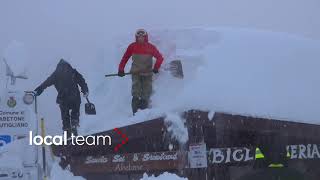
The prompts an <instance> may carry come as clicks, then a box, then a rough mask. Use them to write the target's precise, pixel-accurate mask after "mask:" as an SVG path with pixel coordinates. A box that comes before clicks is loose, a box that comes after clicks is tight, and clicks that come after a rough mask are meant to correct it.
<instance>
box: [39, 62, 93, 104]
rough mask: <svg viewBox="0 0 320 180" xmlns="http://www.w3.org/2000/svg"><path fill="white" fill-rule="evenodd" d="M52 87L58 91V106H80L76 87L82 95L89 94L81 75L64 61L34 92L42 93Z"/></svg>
mask: <svg viewBox="0 0 320 180" xmlns="http://www.w3.org/2000/svg"><path fill="white" fill-rule="evenodd" d="M52 85H54V87H55V88H56V90H57V91H58V96H57V100H56V102H57V103H58V104H63V103H72V104H80V103H81V98H80V91H79V87H78V85H79V86H80V87H81V91H82V93H88V92H89V90H88V86H87V83H86V81H85V79H84V78H83V77H82V75H81V74H80V73H79V72H78V71H77V70H76V69H73V68H72V66H71V65H70V64H69V63H67V62H66V61H64V60H61V61H60V62H59V63H58V65H57V68H56V70H55V71H54V72H53V73H52V74H51V75H50V76H49V77H48V78H47V80H45V81H44V82H43V83H42V84H41V85H40V86H39V87H38V88H37V89H36V90H35V91H37V92H39V91H40V92H42V91H43V90H44V89H46V88H47V87H49V86H52ZM40 94H41V93H40Z"/></svg>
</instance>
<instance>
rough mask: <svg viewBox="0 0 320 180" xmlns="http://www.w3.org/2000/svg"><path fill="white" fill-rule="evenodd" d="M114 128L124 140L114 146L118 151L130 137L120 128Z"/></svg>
mask: <svg viewBox="0 0 320 180" xmlns="http://www.w3.org/2000/svg"><path fill="white" fill-rule="evenodd" d="M113 130H114V131H115V132H116V133H117V134H119V135H120V136H121V137H122V138H123V140H122V142H121V143H119V144H117V145H116V147H114V151H115V152H117V151H118V150H119V149H120V148H121V146H123V145H125V144H126V143H127V142H128V141H129V138H128V137H127V135H125V134H123V133H122V132H121V131H120V130H119V129H118V128H114V129H113Z"/></svg>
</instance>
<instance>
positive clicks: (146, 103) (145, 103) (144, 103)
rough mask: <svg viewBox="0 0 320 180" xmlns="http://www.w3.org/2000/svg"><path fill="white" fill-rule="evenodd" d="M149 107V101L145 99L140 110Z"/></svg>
mask: <svg viewBox="0 0 320 180" xmlns="http://www.w3.org/2000/svg"><path fill="white" fill-rule="evenodd" d="M148 107H149V101H148V100H145V99H141V100H140V109H142V110H143V109H147V108H148Z"/></svg>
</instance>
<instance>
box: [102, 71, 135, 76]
mask: <svg viewBox="0 0 320 180" xmlns="http://www.w3.org/2000/svg"><path fill="white" fill-rule="evenodd" d="M124 74H125V75H130V74H132V73H131V72H128V73H124ZM113 76H118V74H107V75H105V77H113Z"/></svg>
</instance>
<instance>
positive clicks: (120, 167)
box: [115, 163, 143, 172]
mask: <svg viewBox="0 0 320 180" xmlns="http://www.w3.org/2000/svg"><path fill="white" fill-rule="evenodd" d="M142 168H143V166H142V165H131V164H128V165H125V164H122V163H119V164H117V166H116V167H115V171H120V172H121V171H141V170H142Z"/></svg>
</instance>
